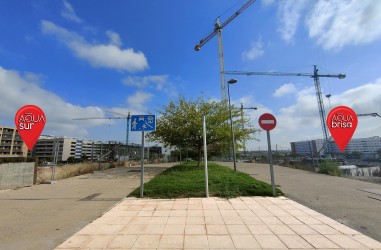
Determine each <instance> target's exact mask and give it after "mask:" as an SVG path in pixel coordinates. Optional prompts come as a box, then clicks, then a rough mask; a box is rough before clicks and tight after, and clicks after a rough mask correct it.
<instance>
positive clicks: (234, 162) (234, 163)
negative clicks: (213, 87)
mask: <svg viewBox="0 0 381 250" xmlns="http://www.w3.org/2000/svg"><path fill="white" fill-rule="evenodd" d="M229 85H230V83H228V99H229V114H230V131H231V134H232V150H233V166H234V171H237V164H236V159H235V143H234V130H233V118H232V108H231V105H230V86H229Z"/></svg>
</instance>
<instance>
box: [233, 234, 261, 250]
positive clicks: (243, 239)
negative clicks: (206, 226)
mask: <svg viewBox="0 0 381 250" xmlns="http://www.w3.org/2000/svg"><path fill="white" fill-rule="evenodd" d="M231 238H232V240H233V244H234V245H235V247H236V248H238V249H253V248H260V247H261V246H260V245H259V243H258V241H257V240H256V239H255V237H254V236H253V235H231Z"/></svg>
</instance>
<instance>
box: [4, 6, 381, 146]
mask: <svg viewBox="0 0 381 250" xmlns="http://www.w3.org/2000/svg"><path fill="white" fill-rule="evenodd" d="M244 2H245V1H221V0H207V1H206V0H194V1H175V0H166V1H159V0H157V1H147V0H145V1H132V0H131V1H116V0H115V1H105V0H94V1H91V3H90V2H88V1H73V0H64V1H59V0H57V1H49V0H35V1H26V0H23V1H21V0H19V1H1V2H0V4H1V8H0V34H1V36H0V37H1V38H0V124H1V125H5V126H12V127H13V126H14V124H13V118H14V115H15V113H16V112H17V110H18V109H19V108H20V107H22V106H23V105H27V104H34V105H37V106H39V107H40V108H42V109H43V110H44V111H45V114H46V116H47V124H46V127H45V129H44V132H43V133H44V134H52V135H56V136H72V137H78V138H85V139H95V140H119V141H123V140H124V138H125V130H126V124H125V121H123V120H87V121H75V120H72V119H73V118H81V117H112V116H113V114H112V113H108V112H107V110H108V111H113V112H118V113H122V114H127V113H128V112H131V114H147V113H148V112H151V113H156V110H158V109H159V108H160V106H161V105H165V104H167V103H168V102H169V100H170V99H173V98H177V97H178V96H179V95H183V96H185V97H186V98H188V99H189V98H197V97H198V96H200V95H204V97H206V98H211V99H216V100H220V99H221V90H220V79H219V62H218V47H217V37H214V38H213V39H211V40H210V41H209V42H208V43H207V44H205V45H204V46H203V47H202V49H201V50H200V51H198V52H196V51H194V49H193V48H194V46H195V45H196V44H197V43H198V41H199V40H200V39H202V38H204V37H205V36H206V35H208V34H209V33H210V32H211V31H212V29H213V27H214V20H215V19H216V18H217V17H219V16H220V20H221V22H223V21H224V20H226V19H227V18H228V17H229V16H230V15H232V14H233V13H234V11H235V10H237V9H238V8H239V7H240V6H242V5H243V4H244ZM380 23H381V2H380V1H377V0H374V1H371V0H353V1H306V0H292V1H291V0H286V1H271V0H266V1H264V0H262V1H259V0H258V1H256V2H254V3H253V4H252V5H251V6H250V7H249V8H248V9H247V10H245V12H243V13H242V14H241V15H240V16H238V17H237V18H236V19H235V20H233V21H232V22H231V23H230V24H228V25H227V26H226V27H225V28H224V30H223V44H224V55H225V70H227V71H228V70H229V71H231V70H240V71H281V72H302V73H312V72H313V65H315V64H316V65H318V68H319V71H320V73H344V74H346V75H347V77H346V78H345V79H343V80H339V79H335V78H332V79H328V78H325V79H323V78H321V79H320V81H321V86H322V91H323V95H326V94H331V95H332V97H331V99H330V101H331V106H332V107H335V106H339V105H345V106H349V107H351V108H353V109H354V110H355V111H356V112H357V113H371V112H377V113H379V114H381V56H380V55H381V25H380ZM233 77H234V78H236V79H237V80H238V83H236V84H235V85H232V86H231V98H232V101H233V103H234V104H236V105H238V106H239V105H240V103H243V104H244V106H245V107H252V106H256V107H258V110H256V111H249V112H247V115H248V116H249V117H250V118H251V120H252V124H253V126H255V127H258V125H257V120H258V117H259V116H260V114H262V113H265V112H270V113H272V114H274V115H275V116H276V117H277V120H278V125H277V127H276V129H274V130H273V131H272V144H273V147H275V144H278V145H279V148H280V147H281V148H289V147H290V144H289V142H290V141H297V140H307V139H317V138H322V132H321V127H320V120H319V115H318V106H317V102H316V96H315V90H314V85H313V80H312V79H310V78H306V77H269V76H226V80H228V79H230V78H233ZM324 104H325V107H326V111H327V113H328V112H329V104H328V100H327V98H324ZM380 121H381V119H380V118H373V117H361V118H359V124H358V128H357V130H356V132H355V134H354V138H358V137H369V136H380V134H381V122H380ZM138 137H139V135H137V134H134V133H131V141H132V142H136V143H138V142H139V138H138ZM258 138H259V139H260V140H261V141H260V142H256V141H251V142H248V148H249V149H255V150H257V149H258V147H261V148H262V149H264V148H265V147H267V146H266V145H267V144H266V139H265V133H261V134H259V135H258Z"/></svg>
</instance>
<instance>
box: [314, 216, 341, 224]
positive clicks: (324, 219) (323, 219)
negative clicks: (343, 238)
mask: <svg viewBox="0 0 381 250" xmlns="http://www.w3.org/2000/svg"><path fill="white" fill-rule="evenodd" d="M315 219H317V220H320V221H321V222H322V223H324V224H327V225H340V224H341V223H340V222H338V221H336V220H334V219H331V218H329V217H327V216H325V215H319V216H315Z"/></svg>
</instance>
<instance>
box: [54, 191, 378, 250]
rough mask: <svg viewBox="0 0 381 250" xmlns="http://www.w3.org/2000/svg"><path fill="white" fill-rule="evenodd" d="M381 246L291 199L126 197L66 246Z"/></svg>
mask: <svg viewBox="0 0 381 250" xmlns="http://www.w3.org/2000/svg"><path fill="white" fill-rule="evenodd" d="M312 248H316V249H324V250H328V249H351V250H354V249H379V250H381V243H380V242H378V241H376V240H373V239H372V238H370V237H367V236H365V235H363V234H361V233H359V232H358V231H356V230H353V229H351V228H349V227H347V226H345V225H343V224H341V223H339V222H337V221H335V220H333V219H331V218H329V217H326V216H324V215H322V214H320V213H318V212H316V211H314V210H311V209H309V208H307V207H305V206H303V205H300V204H298V203H296V202H294V201H292V200H289V199H287V198H284V197H283V198H282V197H281V198H274V197H239V198H235V199H230V200H227V199H222V198H196V199H194V198H189V199H187V198H184V199H175V200H164V199H162V200H147V199H142V200H140V199H135V198H134V199H130V198H129V199H126V200H124V201H122V202H121V203H119V204H118V205H117V206H116V207H114V208H113V209H111V210H110V211H109V212H107V213H106V214H104V215H103V216H102V217H101V218H99V219H97V220H96V221H94V222H92V223H91V224H89V225H87V226H86V227H84V228H83V229H82V230H80V231H79V232H78V233H77V234H75V235H74V236H72V237H71V238H69V239H68V240H66V241H65V242H64V243H62V244H61V245H60V246H58V247H57V249H59V250H64V249H70V250H73V249H81V250H86V249H94V250H95V249H114V250H115V249H124V250H126V249H140V250H142V249H156V250H158V249H161V250H164V249H172V250H174V249H189V250H190V249H213V250H216V249H225V250H226V249H262V250H266V249H272V250H273V249H312Z"/></svg>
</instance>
